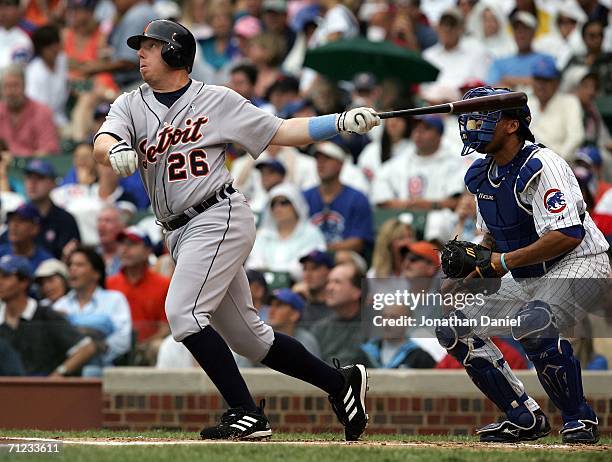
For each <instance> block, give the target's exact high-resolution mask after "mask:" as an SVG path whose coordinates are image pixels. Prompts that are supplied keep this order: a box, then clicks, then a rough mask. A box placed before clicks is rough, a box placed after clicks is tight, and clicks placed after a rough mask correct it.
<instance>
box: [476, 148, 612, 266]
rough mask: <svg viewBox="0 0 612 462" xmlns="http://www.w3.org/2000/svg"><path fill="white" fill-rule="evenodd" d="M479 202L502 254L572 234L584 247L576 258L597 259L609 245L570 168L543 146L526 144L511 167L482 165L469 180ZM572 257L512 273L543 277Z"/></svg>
mask: <svg viewBox="0 0 612 462" xmlns="http://www.w3.org/2000/svg"><path fill="white" fill-rule="evenodd" d="M465 184H466V186H467V188H468V190H469V191H470V192H471V193H472V194H474V195H475V196H476V201H477V205H478V213H479V215H480V216H479V218H480V220H481V221H482V223H483V224H484V225H485V226H483V228H486V229H484V230H485V231H488V232H489V233H490V234H491V235H492V236H493V238H494V239H495V243H496V245H497V250H498V251H499V252H511V251H513V250H517V249H520V248H523V247H526V246H528V245H530V244H532V243H534V242H535V241H537V240H538V239H539V238H540V237H541V236H542V235H543V234H544V233H545V232H547V231H551V230H563V229H570V228H572V229H573V230H574V232H577V233H578V234H579V235H580V237H582V236H584V239H583V242H582V243H581V244H580V245H579V246H578V247H577V248H576V249H574V250H572V251H571V252H568V253H574V254H575V255H576V256H584V255H589V254H596V253H600V252H602V251H605V250H606V249H607V243H606V241H605V239H604V238H603V236H602V235H601V233H600V232H599V231H598V230H597V228H596V227H595V226H594V224H593V222H592V220H591V218H590V217H589V216H588V214H587V213H586V209H585V205H584V201H583V199H582V195H581V193H580V188H579V186H578V183H577V181H576V179H575V177H574V176H573V173H572V171H571V169H570V168H569V166H568V165H567V163H565V161H563V160H562V159H561V158H559V157H558V156H557V155H556V154H554V153H553V152H552V151H550V150H549V149H547V148H544V147H542V146H539V145H536V144H532V143H529V142H527V143H525V145H524V146H523V148H522V149H521V151H520V152H519V153H518V154H517V155H516V157H515V158H514V159H513V160H512V161H511V162H510V163H509V164H507V165H504V166H497V165H496V164H495V162H494V161H493V159H492V158H490V157H487V158H485V159H478V160H476V161H475V162H474V163H473V164H472V166H471V167H470V169H469V170H468V172H467V174H466V176H465ZM566 255H567V254H564V255H560V256H558V257H556V258H554V259H552V260H550V261H547V262H544V263H541V264H537V265H530V266H525V267H521V268H514V269H512V270H511V273H512V276H513V277H515V278H528V277H538V276H542V275H543V274H545V273H546V272H547V271H548V270H550V268H551V267H552V266H553V265H554V264H555V263H556V262H558V261H559V260H561V259H562V258H563V257H565V256H566Z"/></svg>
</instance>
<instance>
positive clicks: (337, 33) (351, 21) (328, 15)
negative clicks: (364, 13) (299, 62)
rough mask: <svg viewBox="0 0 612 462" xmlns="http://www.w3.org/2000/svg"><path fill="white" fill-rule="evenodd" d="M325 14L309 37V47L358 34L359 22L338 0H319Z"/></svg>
mask: <svg viewBox="0 0 612 462" xmlns="http://www.w3.org/2000/svg"><path fill="white" fill-rule="evenodd" d="M318 3H319V5H321V6H322V7H323V8H324V9H325V15H324V16H323V19H322V20H321V22H319V24H318V27H317V29H316V30H315V32H314V34H313V36H312V37H311V39H310V44H309V46H310V48H314V47H317V46H321V45H325V44H326V43H328V42H333V41H335V40H340V39H343V38H352V37H356V36H357V35H359V22H358V21H357V18H356V17H355V15H354V14H353V13H352V12H351V10H349V9H348V8H347V7H346V6H344V5H343V4H342V2H341V1H339V0H319V2H318Z"/></svg>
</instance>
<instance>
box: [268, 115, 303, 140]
mask: <svg viewBox="0 0 612 462" xmlns="http://www.w3.org/2000/svg"><path fill="white" fill-rule="evenodd" d="M309 120H310V117H297V118H295V119H287V120H285V121H284V122H283V123H282V124H281V126H280V127H279V128H278V130H277V131H276V134H275V135H274V137H273V138H272V141H270V144H274V145H277V146H301V145H303V144H310V143H312V142H314V140H313V139H312V138H311V137H310V134H309V133H308V121H309Z"/></svg>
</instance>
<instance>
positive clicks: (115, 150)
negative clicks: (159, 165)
mask: <svg viewBox="0 0 612 462" xmlns="http://www.w3.org/2000/svg"><path fill="white" fill-rule="evenodd" d="M108 159H109V160H110V164H111V167H113V171H114V172H115V173H116V174H117V175H119V176H130V175H131V174H132V173H134V172H135V171H136V169H137V168H138V154H137V153H136V151H134V149H132V147H131V146H130V145H129V144H127V142H126V141H123V140H122V141H119V142H118V143H115V144H113V145H112V146H111V147H110V149H109V150H108Z"/></svg>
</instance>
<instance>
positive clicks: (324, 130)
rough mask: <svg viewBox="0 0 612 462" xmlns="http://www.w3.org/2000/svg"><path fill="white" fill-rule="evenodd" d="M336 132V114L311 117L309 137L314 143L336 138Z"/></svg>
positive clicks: (309, 120)
mask: <svg viewBox="0 0 612 462" xmlns="http://www.w3.org/2000/svg"><path fill="white" fill-rule="evenodd" d="M336 133H338V131H337V130H336V114H328V115H324V116H318V117H311V118H310V119H308V135H310V137H311V138H312V139H313V140H314V141H322V140H326V139H328V138H331V137H332V136H334V135H335V134H336Z"/></svg>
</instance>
